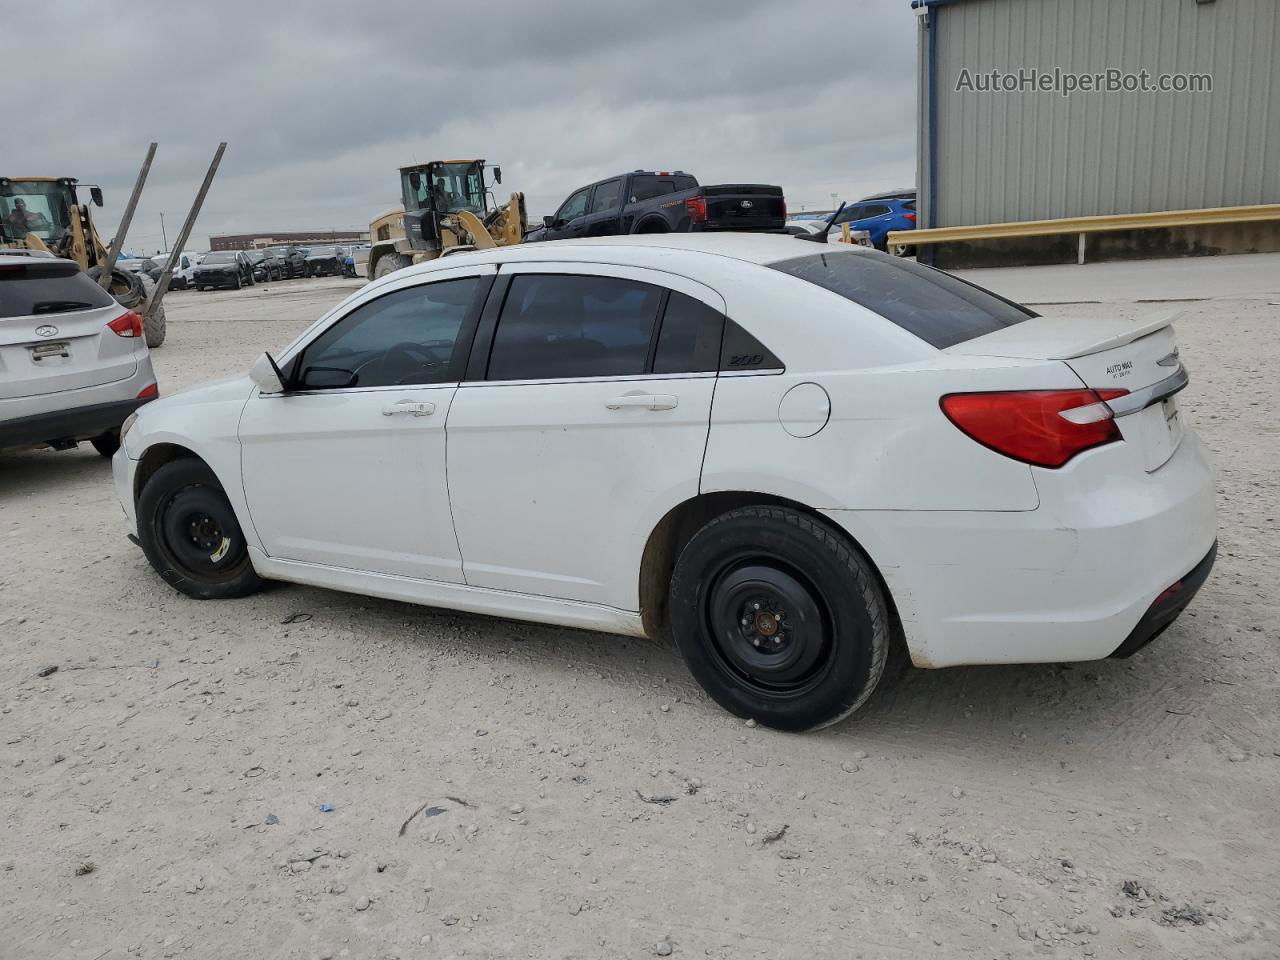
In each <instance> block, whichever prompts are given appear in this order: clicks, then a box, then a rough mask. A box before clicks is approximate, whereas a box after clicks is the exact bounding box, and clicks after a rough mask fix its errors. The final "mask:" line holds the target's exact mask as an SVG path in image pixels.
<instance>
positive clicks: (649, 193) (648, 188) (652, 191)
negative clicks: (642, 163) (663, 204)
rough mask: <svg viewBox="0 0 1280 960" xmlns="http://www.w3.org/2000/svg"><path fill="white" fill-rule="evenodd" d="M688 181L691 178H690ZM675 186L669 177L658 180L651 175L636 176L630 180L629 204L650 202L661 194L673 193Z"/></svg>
mask: <svg viewBox="0 0 1280 960" xmlns="http://www.w3.org/2000/svg"><path fill="white" fill-rule="evenodd" d="M689 179H690V180H692V179H693V178H692V177H690V178H689ZM675 192H676V184H675V181H674V180H672V179H671V178H670V177H662V178H658V177H656V176H654V175H653V174H652V173H644V174H638V175H636V176H634V177H632V178H631V200H630V201H629V202H631V203H637V202H639V201H640V200H652V199H653V198H654V197H660V196H662V195H663V194H667V193H675Z"/></svg>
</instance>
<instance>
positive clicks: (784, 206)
mask: <svg viewBox="0 0 1280 960" xmlns="http://www.w3.org/2000/svg"><path fill="white" fill-rule="evenodd" d="M782 219H783V220H786V219H787V198H786V197H783V198H782Z"/></svg>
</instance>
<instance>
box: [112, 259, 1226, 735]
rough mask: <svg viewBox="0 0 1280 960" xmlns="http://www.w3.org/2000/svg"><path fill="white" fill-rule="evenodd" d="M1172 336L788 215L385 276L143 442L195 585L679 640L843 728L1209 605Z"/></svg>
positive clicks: (139, 519)
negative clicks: (971, 667) (903, 671)
mask: <svg viewBox="0 0 1280 960" xmlns="http://www.w3.org/2000/svg"><path fill="white" fill-rule="evenodd" d="M1186 383H1187V375H1186V373H1185V372H1184V370H1183V368H1182V365H1181V363H1180V361H1179V358H1178V349H1177V345H1176V343H1175V340H1174V333H1173V330H1172V329H1171V328H1170V327H1169V326H1168V325H1167V323H1165V322H1163V321H1160V322H1146V323H1143V322H1132V321H1128V320H1122V319H1078V320H1068V319H1049V318H1044V317H1038V316H1036V315H1035V314H1034V313H1032V312H1031V311H1029V310H1026V309H1024V308H1022V307H1020V306H1018V305H1016V304H1013V303H1010V302H1008V301H1006V300H1004V299H1002V298H1000V297H997V296H995V295H994V294H991V293H988V292H986V291H984V290H982V289H980V288H978V287H975V286H972V285H970V284H968V283H965V282H963V281H960V280H958V279H956V278H954V277H951V276H949V275H948V274H945V273H941V272H939V271H935V270H931V269H929V268H927V267H923V266H920V265H918V264H915V263H913V262H910V261H904V260H899V259H895V258H894V257H891V256H887V255H884V254H880V253H876V252H875V251H871V250H866V249H864V248H859V247H851V246H848V245H840V246H815V245H814V244H813V243H811V242H808V241H804V240H799V239H795V238H791V237H783V236H777V235H773V236H765V235H750V234H738V235H733V234H730V235H703V234H692V235H682V234H673V235H663V236H651V237H627V238H621V239H619V238H608V239H602V240H600V241H592V240H587V241H563V242H558V243H540V244H532V245H528V246H516V247H507V248H504V249H498V250H486V251H479V252H475V253H469V254H465V255H461V256H457V257H449V258H447V259H444V260H436V261H434V262H432V263H428V264H422V265H420V266H416V267H410V268H407V269H404V270H399V271H397V272H395V273H394V274H391V275H390V276H388V277H385V278H383V279H381V280H379V281H376V282H374V283H371V284H369V285H368V286H366V287H364V288H363V289H361V290H360V291H359V292H357V293H355V294H354V295H352V296H351V297H349V298H348V299H347V300H346V301H344V302H343V303H342V304H341V305H339V306H338V307H336V308H334V309H333V310H331V311H329V313H327V314H326V315H325V316H323V317H322V318H320V319H319V320H318V321H317V322H316V323H315V324H313V325H312V326H311V327H310V328H309V329H308V330H307V331H306V332H305V333H303V334H302V335H301V336H300V337H298V339H297V340H296V341H294V343H292V344H291V345H289V346H288V347H287V348H285V349H284V350H283V351H282V352H281V353H280V354H279V355H278V356H276V357H272V356H270V355H263V356H262V357H260V358H259V360H258V362H257V364H256V365H255V366H254V368H253V370H252V371H251V372H250V374H249V375H248V376H245V377H239V378H236V379H233V380H227V381H223V382H220V383H213V384H209V385H207V386H204V387H200V388H197V389H194V390H191V391H188V392H186V393H184V394H181V395H178V396H173V397H169V398H166V399H163V400H160V401H158V402H156V403H154V404H150V405H148V406H147V407H146V408H145V409H143V410H142V411H140V413H139V414H138V416H137V418H136V420H134V421H133V422H132V424H131V425H129V427H127V428H126V432H125V436H124V445H123V449H122V450H121V452H120V453H119V454H117V456H116V458H115V460H114V468H115V479H116V486H117V488H118V493H119V496H120V500H121V501H122V503H123V504H124V508H125V511H126V513H127V514H128V516H129V519H130V522H131V523H133V524H134V525H135V532H136V536H137V538H138V540H139V541H140V542H141V545H142V547H143V549H144V550H145V552H146V555H147V557H148V559H149V560H150V562H151V563H152V565H153V566H154V567H155V568H156V570H157V571H159V573H160V574H161V576H163V577H164V578H165V579H166V580H168V581H169V582H170V583H171V584H172V585H173V586H175V587H176V588H177V589H179V590H181V591H183V592H184V593H186V594H188V595H190V596H192V597H199V598H219V597H234V596H238V595H241V594H245V593H248V592H249V591H252V590H254V589H255V588H257V587H258V586H259V585H260V583H261V580H262V579H273V580H289V581H293V582H296V583H306V584H315V585H319V586H325V587H332V588H336V589H339V590H347V591H351V592H354V593H361V594H368V595H373V596H378V597H389V598H394V599H398V600H406V601H410V602H414V603H421V604H428V605H432V606H440V607H449V608H454V609H458V610H468V611H474V612H482V613H490V614H496V615H500V616H508V617H516V618H521V619H526V620H535V621H541V622H544V623H552V624H562V625H566V626H573V627H586V628H591V629H597V630H604V631H610V632H615V633H622V634H635V635H649V636H658V635H664V634H667V633H668V632H669V634H670V635H671V636H672V637H673V638H674V640H675V642H676V644H677V645H678V646H679V649H680V650H681V652H682V653H683V655H684V658H685V660H686V661H687V663H688V665H689V668H690V670H691V671H692V672H693V674H694V676H695V677H696V678H697V680H698V681H699V682H700V683H701V684H702V686H703V687H704V688H705V689H706V690H707V692H708V693H709V694H710V695H711V696H712V697H714V698H715V699H716V700H717V701H718V702H719V703H721V704H722V705H724V706H725V707H726V708H727V709H729V710H730V711H732V712H734V713H736V714H738V715H740V716H749V717H754V718H756V719H757V720H758V721H759V722H761V723H767V724H770V725H772V726H775V727H780V728H784V729H805V728H809V727H815V726H820V725H823V724H827V723H831V722H833V721H835V720H837V719H838V718H840V717H843V716H845V715H847V714H849V713H850V712H852V711H853V710H855V709H856V708H857V707H858V706H859V705H860V704H861V703H862V702H863V701H864V700H865V699H866V698H867V696H868V695H869V694H870V693H871V691H872V690H873V689H874V688H875V686H876V684H877V682H878V681H879V680H880V677H881V674H882V672H883V671H884V669H885V664H886V661H887V660H890V659H891V658H892V654H893V652H894V651H895V649H896V650H901V651H903V652H905V653H907V654H909V655H910V658H911V660H912V661H913V662H914V663H915V664H916V665H917V666H920V667H943V666H949V665H953V664H974V663H1011V662H1029V661H1066V660H1089V659H1096V658H1101V657H1107V656H1115V655H1118V656H1125V655H1128V654H1130V653H1132V652H1133V651H1134V650H1136V649H1137V648H1139V647H1140V646H1142V645H1143V644H1144V643H1146V642H1147V641H1148V640H1150V639H1151V638H1153V637H1154V636H1155V635H1156V634H1158V633H1159V632H1160V631H1161V630H1162V629H1163V628H1164V627H1166V626H1167V625H1168V624H1169V623H1170V622H1171V621H1172V620H1173V619H1174V617H1176V616H1177V615H1178V613H1179V612H1181V610H1182V608H1183V607H1185V606H1186V604H1187V603H1188V602H1190V600H1191V597H1192V596H1193V594H1194V593H1195V592H1196V589H1197V588H1198V587H1199V586H1200V584H1201V583H1202V582H1203V581H1204V579H1205V577H1206V576H1207V575H1208V572H1209V568H1210V566H1211V565H1212V562H1213V557H1214V550H1215V518H1214V503H1213V481H1212V479H1211V475H1210V468H1209V465H1208V463H1207V462H1206V457H1205V451H1204V448H1203V446H1202V445H1201V443H1200V441H1199V439H1198V438H1197V437H1196V436H1195V434H1194V433H1192V432H1191V431H1190V430H1189V429H1186V428H1185V427H1184V425H1183V422H1182V420H1181V418H1180V417H1179V414H1178V406H1177V399H1176V396H1175V394H1176V393H1177V392H1178V391H1179V390H1180V389H1181V388H1182V387H1183V386H1185V385H1186Z"/></svg>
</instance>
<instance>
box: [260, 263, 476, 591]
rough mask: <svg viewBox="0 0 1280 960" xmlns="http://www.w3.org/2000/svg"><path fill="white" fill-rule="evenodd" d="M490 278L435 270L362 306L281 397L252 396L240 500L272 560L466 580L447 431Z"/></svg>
mask: <svg viewBox="0 0 1280 960" xmlns="http://www.w3.org/2000/svg"><path fill="white" fill-rule="evenodd" d="M493 272H494V268H492V267H488V266H475V267H471V268H459V269H457V270H449V271H444V272H435V273H431V274H428V275H426V276H425V277H423V276H419V277H413V278H410V279H408V280H407V281H405V282H403V283H402V284H399V285H397V286H396V287H395V288H394V289H392V290H391V291H389V292H386V293H382V294H381V295H378V296H375V297H373V298H372V299H368V300H365V301H362V302H359V303H358V304H357V305H356V306H355V307H354V308H353V309H351V310H350V311H349V312H348V313H346V314H345V315H343V316H341V317H340V318H339V319H337V320H336V321H335V322H334V323H332V324H330V325H328V326H327V327H326V328H325V329H324V330H323V331H322V332H320V333H319V334H318V335H317V336H315V337H314V338H313V339H312V340H311V341H310V342H309V343H307V344H306V345H305V346H303V347H302V348H301V350H300V351H298V352H295V353H294V354H293V355H292V356H291V357H289V358H288V359H287V362H286V363H285V364H284V369H285V372H286V376H287V378H288V379H289V381H290V386H289V388H288V389H287V390H286V391H285V392H284V393H282V394H273V395H263V394H256V395H254V396H253V397H252V398H251V399H250V400H249V403H248V404H247V405H246V407H245V410H244V414H243V415H242V417H241V421H240V432H239V435H240V443H241V458H242V462H243V475H244V487H245V497H246V499H247V500H248V504H249V513H250V516H251V517H252V519H253V525H254V528H255V529H256V530H257V533H258V535H259V537H261V539H262V542H263V545H264V547H265V549H266V552H267V554H268V555H269V556H271V557H274V558H278V559H286V560H300V561H305V562H308V563H319V564H326V565H328V566H334V567H343V568H348V569H352V570H362V571H368V572H372V573H382V574H391V575H395V576H402V577H413V578H417V579H423V580H444V581H450V582H454V583H459V582H461V581H462V559H461V556H460V554H459V553H458V545H457V540H456V539H455V537H454V533H453V523H452V520H451V518H450V515H449V491H448V486H447V484H446V481H445V445H444V444H445V434H444V425H445V420H446V418H447V417H448V415H449V407H450V404H451V402H452V400H453V397H454V393H455V391H456V389H457V381H458V380H459V378H460V373H461V365H462V364H465V353H466V351H467V349H468V348H469V346H470V339H471V336H472V334H473V333H474V329H475V321H476V317H477V316H478V310H479V305H480V303H481V302H482V300H483V297H484V294H485V292H486V291H487V289H488V286H489V284H490V283H491V282H492V273H493ZM427 281H429V282H427Z"/></svg>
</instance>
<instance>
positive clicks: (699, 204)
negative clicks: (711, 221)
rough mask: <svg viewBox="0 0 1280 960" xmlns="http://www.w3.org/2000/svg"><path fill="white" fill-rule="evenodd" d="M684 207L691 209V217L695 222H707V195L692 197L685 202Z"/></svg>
mask: <svg viewBox="0 0 1280 960" xmlns="http://www.w3.org/2000/svg"><path fill="white" fill-rule="evenodd" d="M684 208H685V209H686V210H688V211H689V219H690V220H692V221H693V222H694V223H706V222H707V198H706V197H690V198H689V199H688V200H686V201H685V202H684Z"/></svg>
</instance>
